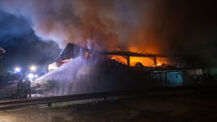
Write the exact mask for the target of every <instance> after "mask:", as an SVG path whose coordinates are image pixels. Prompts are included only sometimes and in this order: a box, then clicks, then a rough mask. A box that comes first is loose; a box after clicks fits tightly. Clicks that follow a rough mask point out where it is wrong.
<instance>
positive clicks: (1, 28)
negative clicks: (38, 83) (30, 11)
mask: <svg viewBox="0 0 217 122" xmlns="http://www.w3.org/2000/svg"><path fill="white" fill-rule="evenodd" d="M0 47H2V48H3V49H5V51H6V53H5V54H4V56H3V57H2V58H1V61H0V66H1V68H3V69H4V68H6V69H7V70H10V69H13V67H15V66H20V67H28V66H29V65H32V64H35V65H45V64H47V63H50V62H52V61H54V60H55V58H56V57H57V56H58V55H59V52H60V49H59V48H58V45H57V44H56V43H55V42H53V41H44V40H43V41H41V39H40V38H38V37H37V36H36V35H35V33H34V31H33V30H32V28H31V23H29V22H28V21H26V20H25V19H24V18H23V17H16V16H14V15H11V14H8V13H5V12H2V11H0Z"/></svg>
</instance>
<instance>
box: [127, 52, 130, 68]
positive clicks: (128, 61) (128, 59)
mask: <svg viewBox="0 0 217 122" xmlns="http://www.w3.org/2000/svg"><path fill="white" fill-rule="evenodd" d="M127 66H128V67H130V56H129V55H128V56H127Z"/></svg>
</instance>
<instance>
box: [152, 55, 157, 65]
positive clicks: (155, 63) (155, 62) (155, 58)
mask: <svg viewBox="0 0 217 122" xmlns="http://www.w3.org/2000/svg"><path fill="white" fill-rule="evenodd" d="M153 60H154V66H155V67H157V56H155V57H154V58H153Z"/></svg>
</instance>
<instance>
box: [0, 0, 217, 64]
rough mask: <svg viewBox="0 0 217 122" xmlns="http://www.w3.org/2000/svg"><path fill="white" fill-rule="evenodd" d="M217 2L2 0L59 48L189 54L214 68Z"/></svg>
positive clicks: (1, 3) (8, 9) (6, 7)
mask: <svg viewBox="0 0 217 122" xmlns="http://www.w3.org/2000/svg"><path fill="white" fill-rule="evenodd" d="M216 5H217V4H216V2H215V1H214V0H207V1H200V0H197V1H189V0H178V1H174V0H0V8H1V9H3V10H4V11H6V12H9V13H12V14H15V15H17V16H21V17H25V18H26V19H27V20H28V21H30V22H31V23H32V28H33V29H34V31H35V33H36V34H37V35H38V36H39V37H41V38H42V39H44V40H54V41H56V42H57V43H58V44H59V45H60V46H62V47H63V46H64V45H66V44H67V43H68V42H73V43H76V44H79V45H82V46H84V47H88V48H93V49H99V50H100V49H103V50H130V51H136V52H142V53H157V54H167V55H177V54H178V55H184V56H186V57H187V58H189V59H191V57H194V59H198V60H200V61H201V62H207V61H208V63H211V64H213V63H214V62H215V61H216V59H217V57H216V56H215V54H214V52H215V51H217V49H216V46H217V43H216V39H217V38H216V35H217V34H216V32H217V26H216V17H215V15H216Z"/></svg>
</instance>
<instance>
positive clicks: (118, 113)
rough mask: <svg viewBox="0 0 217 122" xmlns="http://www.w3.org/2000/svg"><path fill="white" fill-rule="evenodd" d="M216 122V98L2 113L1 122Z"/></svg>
mask: <svg viewBox="0 0 217 122" xmlns="http://www.w3.org/2000/svg"><path fill="white" fill-rule="evenodd" d="M183 121H185V122H200V121H201V122H204V121H207V122H214V121H217V94H216V93H210V92H208V93H194V94H192V93H191V94H190V93H189V94H182V95H175V94H173V95H153V96H146V97H137V98H131V99H121V100H116V101H101V102H97V103H95V102H94V103H92V102H91V103H86V104H74V105H70V106H67V107H52V108H49V107H45V108H41V107H38V106H32V107H28V108H23V109H18V110H9V111H1V112H0V122H183Z"/></svg>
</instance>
